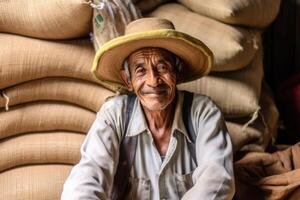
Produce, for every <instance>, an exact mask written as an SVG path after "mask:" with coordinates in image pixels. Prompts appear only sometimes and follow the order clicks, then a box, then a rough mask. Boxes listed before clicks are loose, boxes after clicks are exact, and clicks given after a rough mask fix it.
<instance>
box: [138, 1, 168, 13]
mask: <svg viewBox="0 0 300 200" xmlns="http://www.w3.org/2000/svg"><path fill="white" fill-rule="evenodd" d="M168 1H171V0H139V1H137V2H136V4H135V5H136V7H138V8H139V9H140V10H141V12H142V13H143V14H146V13H148V12H150V11H152V10H153V9H155V8H156V7H158V6H159V5H160V4H163V3H166V2H168Z"/></svg>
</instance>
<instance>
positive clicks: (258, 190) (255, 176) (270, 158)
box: [234, 143, 300, 200]
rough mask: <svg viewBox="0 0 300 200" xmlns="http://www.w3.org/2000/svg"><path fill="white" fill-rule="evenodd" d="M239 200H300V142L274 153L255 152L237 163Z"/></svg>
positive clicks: (236, 180)
mask: <svg viewBox="0 0 300 200" xmlns="http://www.w3.org/2000/svg"><path fill="white" fill-rule="evenodd" d="M234 172H235V182H236V196H235V197H236V199H237V200H252V199H264V200H299V199H300V143H297V144H295V145H293V146H291V147H289V148H288V149H286V150H284V151H276V152H274V153H262V152H251V153H248V154H247V155H246V156H244V157H243V158H242V159H241V160H238V161H237V162H235V163H234Z"/></svg>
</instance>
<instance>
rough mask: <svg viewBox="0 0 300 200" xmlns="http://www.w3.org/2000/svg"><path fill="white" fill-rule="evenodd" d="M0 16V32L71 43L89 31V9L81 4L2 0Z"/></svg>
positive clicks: (75, 0) (73, 1)
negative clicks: (67, 40)
mask: <svg viewBox="0 0 300 200" xmlns="http://www.w3.org/2000/svg"><path fill="white" fill-rule="evenodd" d="M0 13H1V15H0V32H7V33H16V34H20V35H25V36H30V37H37V38H44V39H71V38H76V37H81V36H84V35H88V33H89V31H90V30H91V19H92V9H91V7H90V6H89V5H87V4H85V3H84V0H68V1H65V0H46V1H40V0H27V1H26V3H25V2H24V1H23V0H6V1H1V4H0Z"/></svg>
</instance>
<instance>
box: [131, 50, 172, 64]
mask: <svg viewBox="0 0 300 200" xmlns="http://www.w3.org/2000/svg"><path fill="white" fill-rule="evenodd" d="M172 56H173V54H171V53H170V52H168V51H167V50H164V49H160V48H144V49H140V50H137V51H136V52H134V53H132V54H131V55H130V58H131V59H130V60H131V61H136V60H138V61H140V60H145V61H146V62H147V61H148V62H152V63H156V62H162V61H169V62H170V61H171V58H172Z"/></svg>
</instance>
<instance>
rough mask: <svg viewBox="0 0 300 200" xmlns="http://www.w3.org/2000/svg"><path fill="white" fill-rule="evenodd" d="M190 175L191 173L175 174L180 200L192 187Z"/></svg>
mask: <svg viewBox="0 0 300 200" xmlns="http://www.w3.org/2000/svg"><path fill="white" fill-rule="evenodd" d="M192 175H193V171H192V172H189V173H187V174H175V181H176V186H177V192H178V195H179V197H180V198H181V197H183V195H184V194H185V193H186V192H187V191H188V190H189V189H191V188H192V187H193V185H194V183H193V178H192Z"/></svg>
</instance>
